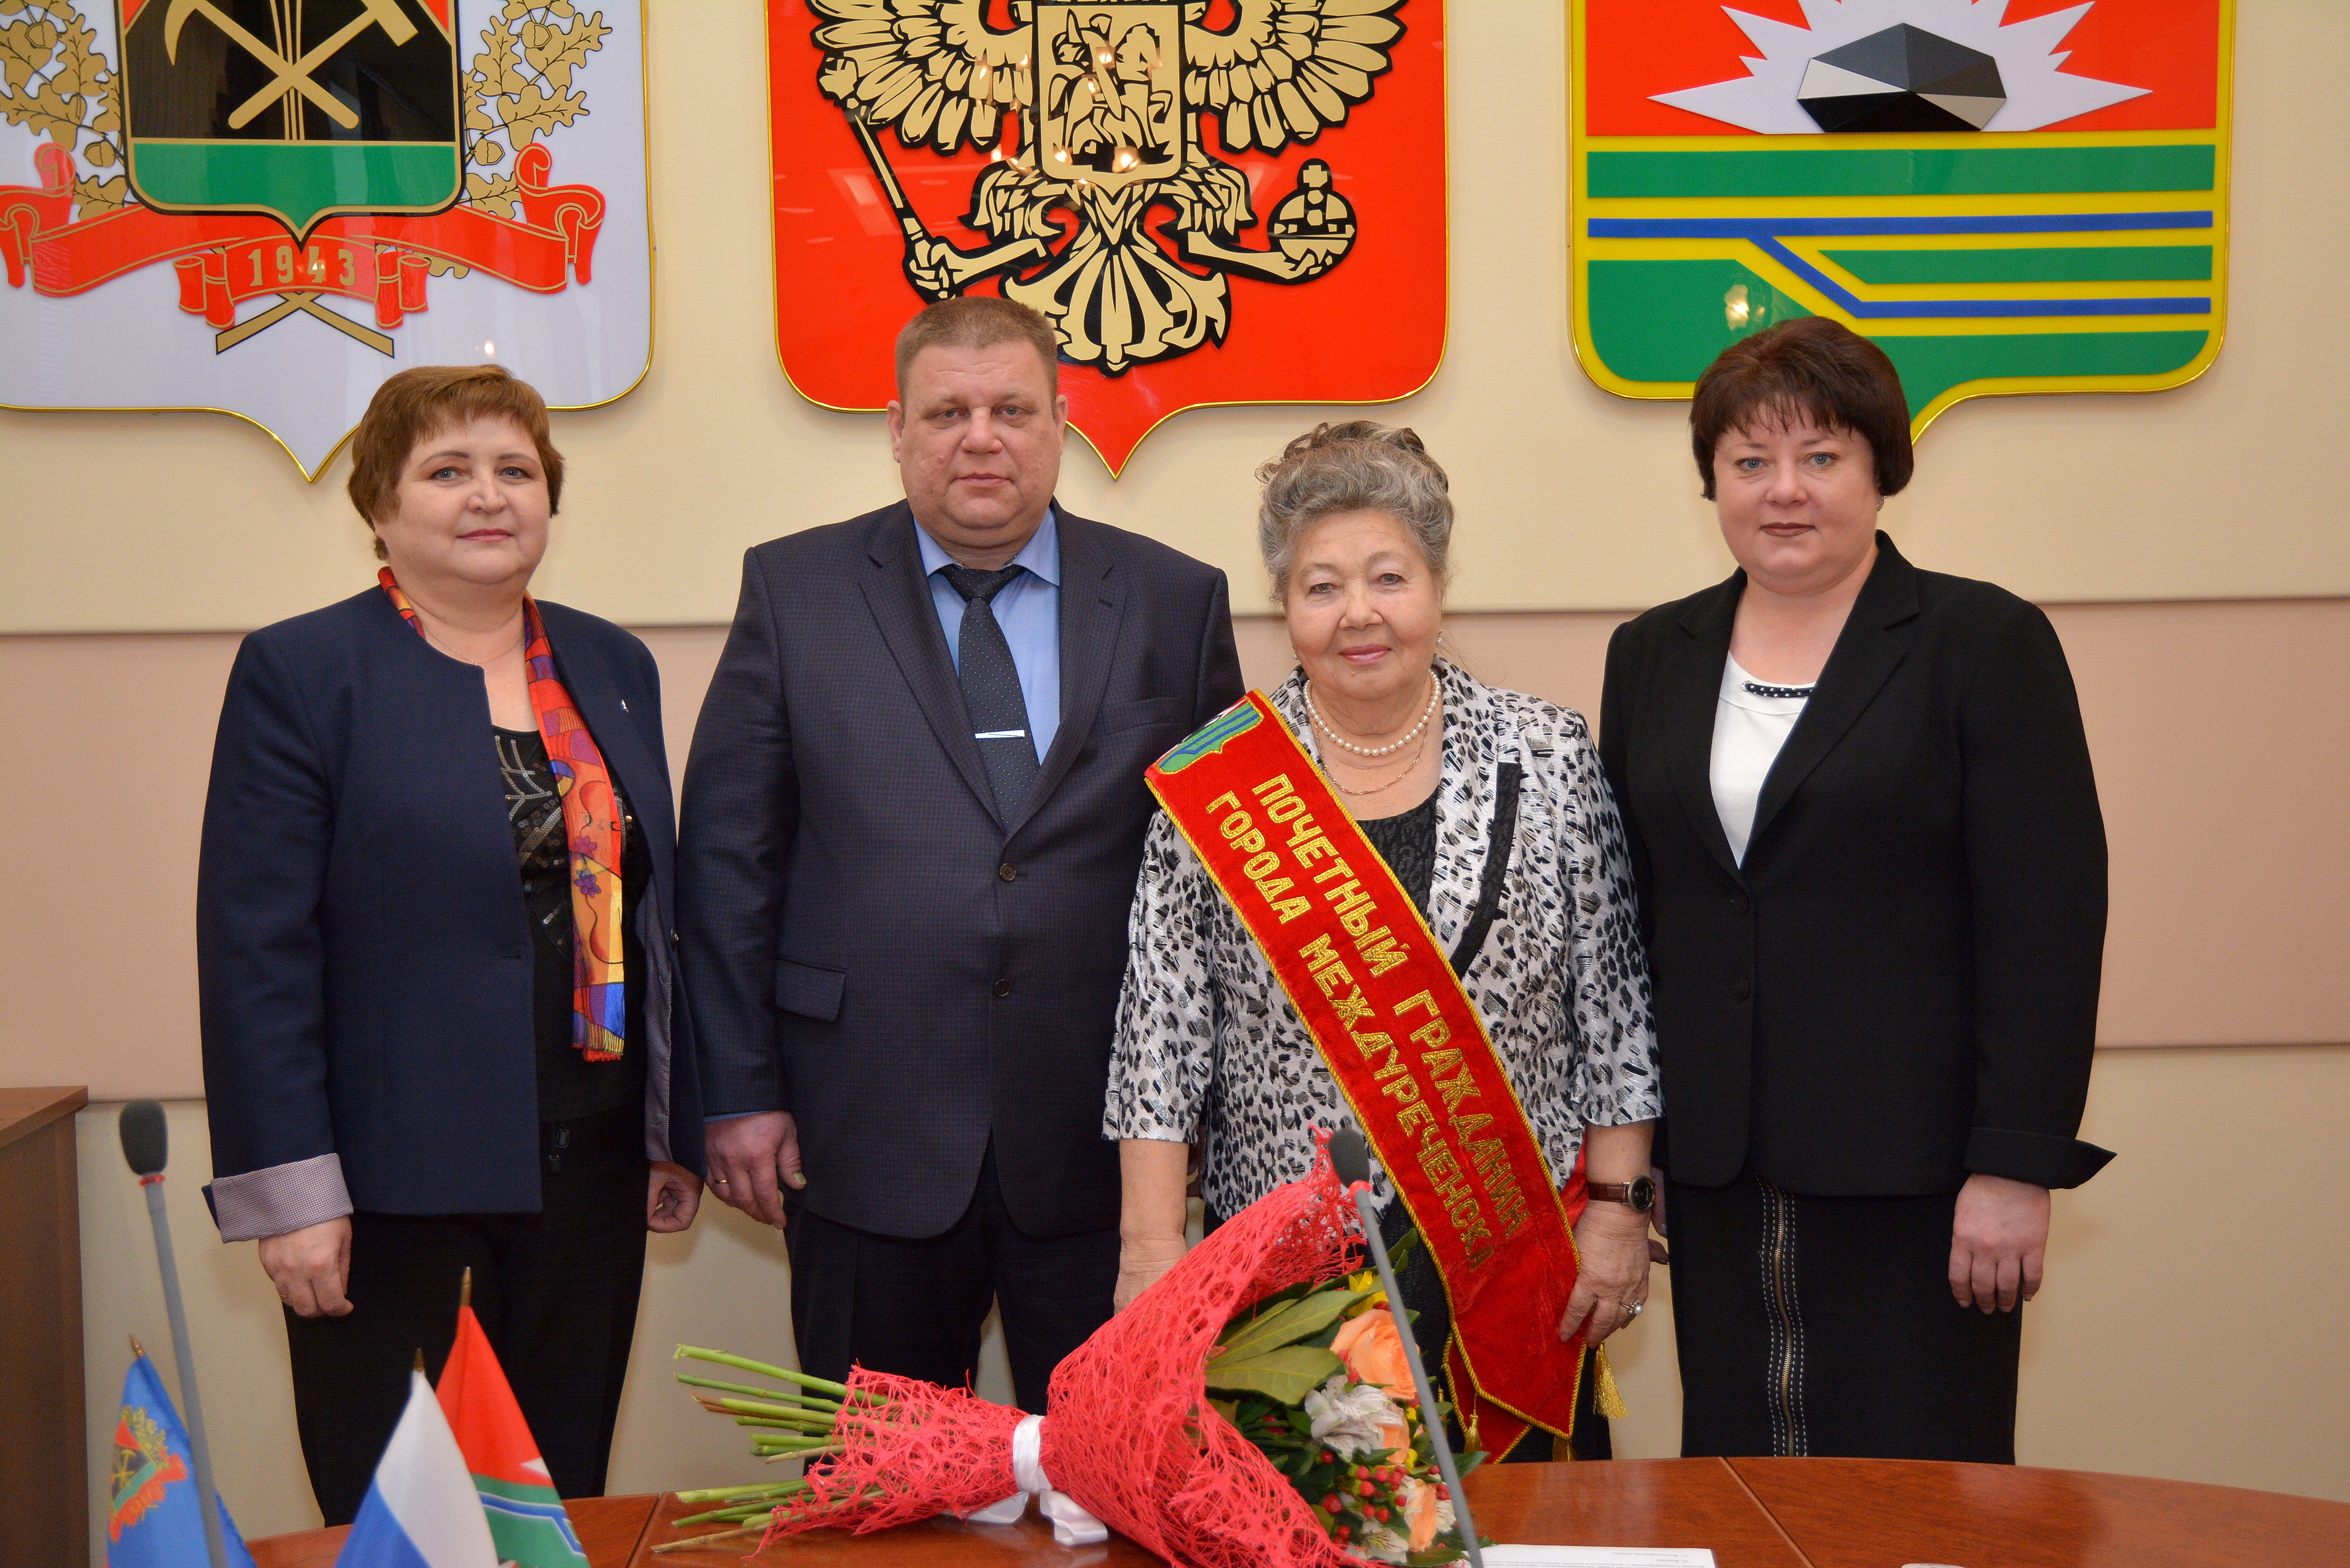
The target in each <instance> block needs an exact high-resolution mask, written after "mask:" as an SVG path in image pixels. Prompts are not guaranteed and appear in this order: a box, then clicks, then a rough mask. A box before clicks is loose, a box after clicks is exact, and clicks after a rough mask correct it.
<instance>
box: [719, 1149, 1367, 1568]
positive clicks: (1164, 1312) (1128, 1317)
mask: <svg viewBox="0 0 2350 1568" xmlns="http://www.w3.org/2000/svg"><path fill="white" fill-rule="evenodd" d="M1320 1141H1322V1142H1324V1143H1325V1144H1326V1142H1327V1139H1326V1137H1325V1138H1323V1139H1321V1140H1320ZM1361 1255H1362V1237H1361V1223H1360V1221H1359V1220H1357V1217H1356V1214H1355V1207H1354V1203H1353V1200H1352V1199H1350V1198H1349V1197H1348V1196H1347V1189H1345V1188H1342V1187H1341V1186H1340V1185H1339V1183H1338V1179H1337V1177H1336V1175H1335V1174H1333V1173H1332V1171H1331V1168H1330V1158H1329V1153H1328V1150H1327V1148H1326V1147H1325V1148H1323V1149H1322V1150H1321V1152H1320V1153H1319V1154H1318V1155H1317V1157H1316V1158H1315V1165H1314V1169H1313V1172H1312V1174H1310V1175H1308V1176H1307V1177H1306V1178H1305V1179H1304V1180H1302V1181H1294V1182H1291V1183H1290V1184H1289V1185H1288V1186H1286V1187H1283V1188H1280V1189H1276V1190H1274V1191H1273V1192H1271V1193H1268V1194H1267V1195H1266V1196H1265V1197H1264V1198H1263V1199H1260V1200H1259V1201H1257V1202H1255V1203H1252V1204H1251V1205H1249V1206H1248V1207H1247V1208H1246V1209H1244V1210H1242V1211H1241V1212H1240V1213H1239V1214H1237V1215H1235V1216H1233V1217H1232V1220H1229V1221H1228V1222H1226V1223H1225V1224H1223V1225H1222V1226H1220V1227H1219V1228H1218V1229H1217V1231H1216V1232H1215V1234H1213V1235H1211V1236H1210V1237H1209V1238H1208V1239H1207V1240H1206V1241H1202V1242H1201V1244H1200V1245H1198V1246H1197V1247H1194V1248H1192V1249H1191V1252H1190V1253H1189V1254H1188V1255H1187V1256H1185V1258H1184V1259H1183V1261H1182V1262H1180V1263H1178V1264H1176V1265H1175V1267H1174V1268H1173V1269H1172V1270H1170V1271H1169V1272H1168V1273H1167V1275H1166V1277H1164V1278H1163V1279H1161V1280H1159V1282H1158V1283H1156V1284H1154V1285H1152V1286H1151V1287H1150V1288H1149V1290H1147V1291H1145V1292H1143V1293H1141V1294H1140V1295H1139V1296H1137V1297H1136V1298H1135V1299H1134V1301H1133V1302H1132V1303H1131V1304H1129V1305H1128V1307H1127V1309H1126V1310H1125V1311H1124V1312H1122V1313H1120V1314H1118V1316H1116V1317H1114V1318H1112V1319H1111V1320H1110V1321H1109V1322H1108V1323H1107V1324H1103V1325H1102V1327H1101V1328H1100V1330H1099V1331H1097V1333H1096V1334H1094V1336H1093V1337H1092V1338H1091V1339H1088V1340H1087V1341H1086V1343H1085V1344H1084V1345H1081V1346H1079V1347H1078V1348H1077V1350H1076V1353H1075V1354H1073V1355H1070V1356H1069V1358H1068V1359H1067V1360H1066V1361H1064V1362H1063V1363H1061V1366H1060V1367H1059V1369H1058V1370H1056V1371H1055V1373H1054V1374H1053V1382H1052V1387H1051V1390H1050V1392H1049V1394H1048V1395H1047V1397H1046V1398H1047V1405H1046V1414H1045V1423H1044V1432H1043V1459H1044V1467H1045V1473H1046V1474H1047V1475H1048V1476H1050V1477H1051V1479H1052V1483H1053V1485H1054V1486H1055V1488H1056V1489H1058V1490H1061V1491H1064V1492H1066V1493H1067V1494H1068V1495H1069V1496H1070V1497H1072V1498H1074V1499H1076V1501H1077V1502H1079V1503H1080V1504H1082V1505H1083V1506H1084V1507H1085V1508H1086V1510H1087V1511H1089V1512H1090V1513H1092V1514H1093V1515H1094V1517H1096V1518H1097V1519H1099V1520H1100V1521H1102V1522H1103V1523H1105V1524H1107V1525H1108V1526H1109V1527H1110V1528H1111V1529H1113V1530H1115V1531H1117V1532H1118V1533H1120V1534H1121V1535H1124V1536H1126V1537H1128V1539H1129V1540H1132V1541H1134V1542H1136V1543H1138V1544H1139V1545H1141V1546H1145V1547H1148V1548H1149V1550H1151V1551H1152V1552H1157V1553H1158V1554H1159V1556H1161V1557H1163V1558H1165V1559H1167V1560H1168V1561H1170V1562H1171V1563H1180V1564H1184V1565H1186V1568H1261V1565H1266V1564H1273V1565H1281V1564H1295V1565H1297V1568H1306V1565H1310V1564H1332V1565H1336V1564H1341V1563H1347V1564H1356V1563H1361V1562H1362V1561H1363V1560H1362V1559H1361V1558H1359V1557H1357V1556H1355V1555H1354V1554H1353V1553H1351V1552H1347V1551H1345V1550H1343V1549H1341V1548H1340V1547H1339V1546H1338V1545H1337V1544H1336V1542H1333V1541H1331V1539H1330V1538H1329V1536H1328V1535H1327V1534H1326V1532H1324V1530H1323V1528H1322V1526H1321V1525H1320V1524H1319V1523H1318V1522H1316V1521H1315V1518H1314V1515H1313V1512H1312V1511H1311V1510H1310V1509H1309V1508H1308V1507H1307V1506H1306V1503H1305V1500H1304V1499H1302V1498H1300V1497H1299V1496H1298V1495H1297V1492H1296V1490H1295V1488H1293V1487H1292V1486H1291V1485H1290V1484H1289V1482H1288V1480H1286V1479H1285V1478H1284V1476H1283V1475H1282V1474H1281V1472H1280V1471H1278V1470H1276V1469H1274V1467H1273V1464H1272V1462H1271V1461H1270V1460H1268V1459H1266V1458H1265V1457H1264V1455H1263V1454H1262V1453H1260V1452H1259V1451H1258V1450H1257V1449H1255V1447H1253V1445H1252V1444H1251V1443H1250V1442H1249V1440H1248V1439H1247V1438H1243V1436H1241V1434H1240V1433H1239V1432H1238V1431H1237V1430H1235V1429H1234V1428H1233V1427H1232V1424H1231V1423H1230V1422H1228V1421H1226V1420H1225V1419H1224V1418H1223V1417H1222V1416H1219V1415H1218V1414H1217V1413H1216V1412H1215V1411H1214V1410H1213V1409H1212V1408H1211V1407H1210V1406H1209V1404H1208V1391H1207V1385H1206V1383H1205V1381H1204V1379H1203V1376H1202V1372H1203V1369H1204V1368H1205V1367H1206V1366H1207V1363H1208V1360H1209V1357H1210V1356H1211V1354H1212V1353H1213V1351H1214V1348H1215V1345H1216V1342H1217V1339H1218V1337H1219V1336H1220V1335H1221V1334H1222V1333H1223V1331H1224V1325H1225V1324H1227V1323H1229V1322H1231V1321H1232V1315H1233V1314H1234V1313H1236V1312H1238V1311H1239V1310H1240V1309H1241V1308H1242V1307H1243V1306H1245V1305H1247V1304H1248V1303H1251V1302H1253V1301H1257V1300H1260V1299H1262V1298H1263V1297H1264V1296H1267V1295H1271V1294H1272V1293H1274V1292H1276V1291H1280V1290H1284V1289H1286V1288H1287V1287H1289V1286H1291V1285H1295V1284H1300V1283H1304V1282H1315V1281H1322V1280H1328V1279H1333V1278H1336V1277H1337V1276H1338V1275H1340V1274H1342V1273H1345V1272H1349V1271H1350V1270H1351V1269H1352V1268H1354V1267H1355V1266H1357V1264H1358V1263H1359V1262H1360V1260H1361ZM848 1387H849V1397H848V1398H847V1400H845V1401H843V1404H844V1409H843V1411H842V1415H841V1418H840V1420H839V1422H838V1424H837V1429H838V1431H839V1433H840V1434H841V1440H842V1442H843V1444H844V1451H843V1452H842V1453H841V1454H840V1455H839V1457H838V1458H837V1459H832V1460H830V1461H827V1463H826V1464H825V1465H824V1466H823V1468H822V1469H817V1468H815V1467H811V1470H810V1475H809V1480H810V1482H811V1483H812V1484H811V1490H810V1491H809V1492H808V1493H807V1494H806V1496H805V1497H804V1498H802V1499H801V1500H800V1501H797V1502H795V1504H793V1505H790V1506H788V1507H786V1508H780V1509H778V1510H777V1511H776V1514H775V1523H774V1525H773V1527H772V1528H771V1529H770V1530H769V1531H768V1532H767V1534H766V1537H765V1539H764V1541H763V1542H761V1544H762V1545H764V1544H766V1543H767V1542H773V1541H775V1539H776V1538H777V1537H778V1536H784V1535H795V1534H797V1533H799V1532H803V1531H806V1530H813V1529H816V1528H819V1527H822V1526H827V1525H837V1526H846V1527H847V1528H851V1529H854V1530H855V1531H856V1532H858V1533H859V1534H863V1533H865V1532H868V1531H873V1530H883V1529H887V1528H889V1526H891V1525H896V1524H904V1523H908V1522H910V1521H913V1520H917V1519H925V1518H929V1517H931V1515H934V1514H939V1513H955V1514H968V1513H972V1512H975V1511H978V1510H980V1509H982V1508H984V1507H986V1506H987V1505H988V1504H990V1503H993V1502H995V1501H999V1500H1001V1499H1003V1498H1004V1497H1006V1496H1008V1495H1009V1494H1011V1493H1012V1492H1014V1491H1015V1490H1018V1488H1017V1485H1016V1484H1015V1483H1014V1480H1013V1475H1012V1431H1013V1428H1014V1427H1016V1426H1017V1425H1018V1424H1019V1422H1020V1420H1021V1412H1019V1411H1018V1410H1014V1409H1012V1408H1010V1407H1007V1406H1003V1405H993V1404H990V1403H988V1402H987V1401H985V1400H983V1399H980V1398H977V1397H973V1396H972V1394H970V1393H969V1392H967V1391H965V1390H962V1389H945V1388H941V1387H939V1386H936V1385H934V1384H928V1383H918V1382H914V1381H911V1380H910V1379H907V1378H902V1377H891V1376H886V1375H883V1374H879V1373H872V1372H867V1371H865V1370H863V1369H861V1368H860V1369H858V1370H857V1371H855V1372H853V1373H851V1374H850V1375H849V1378H848ZM876 1396H879V1397H883V1398H886V1399H887V1400H888V1401H889V1403H888V1404H887V1405H886V1406H884V1407H880V1408H879V1409H872V1408H860V1407H864V1406H866V1405H867V1403H868V1401H869V1400H870V1399H871V1398H872V1397H876Z"/></svg>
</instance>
